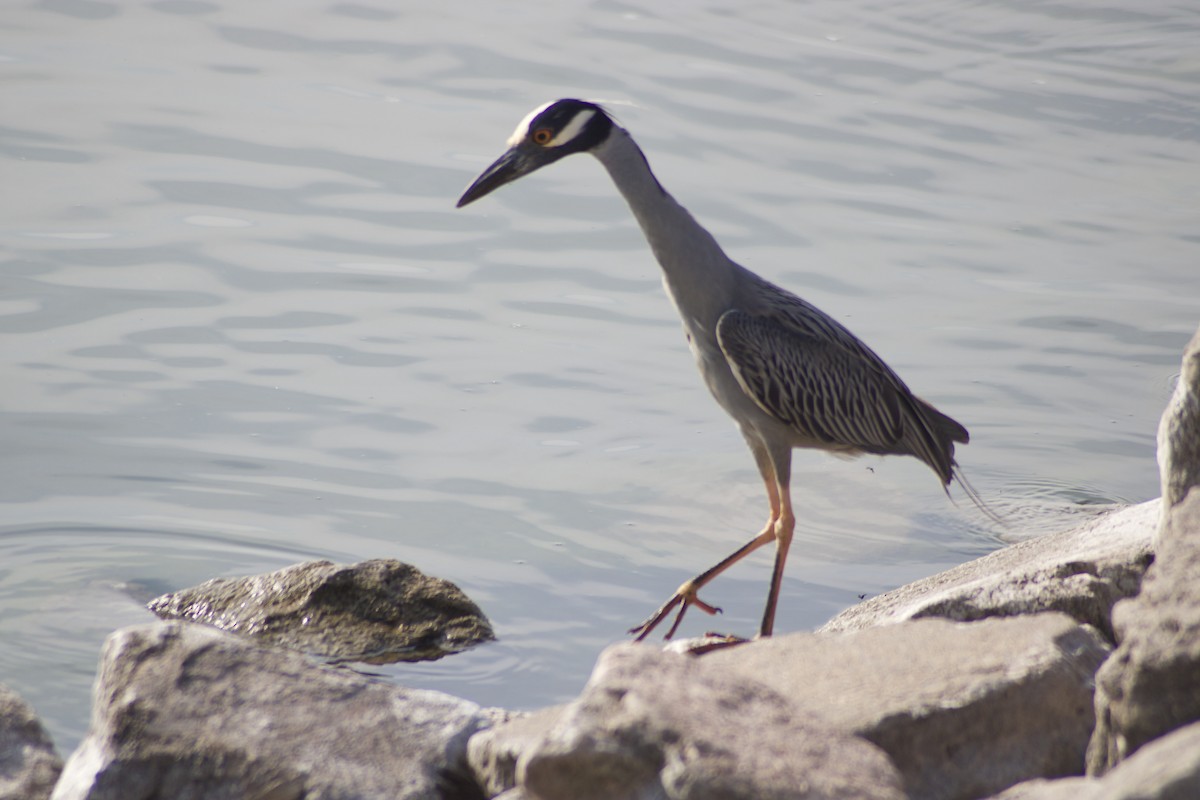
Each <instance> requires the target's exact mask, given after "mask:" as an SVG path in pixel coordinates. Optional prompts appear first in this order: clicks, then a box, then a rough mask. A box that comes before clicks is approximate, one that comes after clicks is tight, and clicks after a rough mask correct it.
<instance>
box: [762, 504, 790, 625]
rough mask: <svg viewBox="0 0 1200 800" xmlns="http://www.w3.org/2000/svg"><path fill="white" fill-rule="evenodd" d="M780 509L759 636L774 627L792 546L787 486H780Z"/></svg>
mask: <svg viewBox="0 0 1200 800" xmlns="http://www.w3.org/2000/svg"><path fill="white" fill-rule="evenodd" d="M779 493H780V511H779V517H778V519H776V520H775V569H774V571H773V572H772V573H771V588H770V590H769V591H768V592H767V607H766V609H765V610H764V611H763V620H762V627H760V628H759V629H758V635H759V636H770V635H771V632H772V631H773V630H774V629H775V606H776V605H777V604H778V603H779V588H780V586H782V585H783V568H784V565H786V564H787V555H788V548H790V547H791V546H792V534H793V533H794V532H795V530H796V515H795V514H793V513H792V493H791V491H790V490H789V489H788V487H787V486H782V487H780V490H779Z"/></svg>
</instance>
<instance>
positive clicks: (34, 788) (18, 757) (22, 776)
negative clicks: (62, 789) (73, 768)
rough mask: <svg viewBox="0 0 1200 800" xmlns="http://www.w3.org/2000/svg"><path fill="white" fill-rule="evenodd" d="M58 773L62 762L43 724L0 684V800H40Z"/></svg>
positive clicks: (27, 706) (20, 700)
mask: <svg viewBox="0 0 1200 800" xmlns="http://www.w3.org/2000/svg"><path fill="white" fill-rule="evenodd" d="M61 771H62V759H61V758H59V757H58V752H57V751H56V750H55V749H54V743H53V742H52V741H50V734H48V733H47V732H46V728H45V727H44V726H43V725H42V721H41V720H40V719H38V716H37V714H36V713H34V710H33V709H32V708H31V707H30V706H29V704H28V703H26V702H25V701H24V700H23V699H21V697H20V696H19V695H18V694H17V693H16V692H14V691H13V690H12V689H9V688H8V687H7V686H4V685H3V684H0V800H43V799H44V798H47V797H49V796H50V790H51V789H53V788H54V782H55V781H56V780H58V773H59V772H61Z"/></svg>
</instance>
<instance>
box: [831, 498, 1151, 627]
mask: <svg viewBox="0 0 1200 800" xmlns="http://www.w3.org/2000/svg"><path fill="white" fill-rule="evenodd" d="M1158 509H1159V503H1158V501H1157V500H1151V501H1149V502H1146V503H1142V504H1140V505H1136V506H1131V507H1129V508H1124V509H1121V510H1120V511H1114V512H1112V513H1110V514H1105V515H1103V516H1100V517H1097V518H1095V519H1093V520H1091V521H1089V522H1087V523H1086V524H1084V525H1082V526H1080V527H1078V528H1073V529H1071V530H1068V531H1063V532H1062V533H1056V534H1050V535H1047V536H1042V537H1039V538H1037V539H1030V540H1028V541H1024V542H1020V543H1018V544H1014V545H1011V546H1009V547H1005V548H1004V549H1002V550H997V551H996V552H994V553H990V554H988V555H986V556H984V557H983V558H978V559H975V560H974V561H969V562H967V563H966V564H962V565H960V566H957V567H955V568H953V569H950V570H947V571H945V572H941V573H938V574H937V575H933V576H931V577H929V578H924V579H922V580H919V581H916V582H914V583H910V584H908V585H906V586H901V587H900V588H898V589H893V590H892V591H890V592H885V593H884V594H881V595H879V596H877V597H873V598H871V599H870V600H867V601H866V602H863V603H859V604H858V605H855V606H851V607H850V608H848V609H846V610H845V611H843V612H842V613H840V614H838V615H837V616H835V617H834V618H833V619H831V620H830V621H829V622H827V623H825V625H824V626H822V627H821V628H820V632H822V633H830V632H834V631H851V630H861V629H863V628H868V627H872V626H875V625H885V624H889V623H894V622H900V621H903V620H909V619H920V618H923V617H942V618H945V619H952V620H960V621H970V620H977V619H984V618H986V617H1008V616H1017V615H1022V614H1035V613H1038V612H1042V611H1061V612H1063V613H1065V614H1069V615H1070V616H1072V617H1074V618H1075V619H1076V620H1077V621H1078V622H1080V623H1083V624H1086V625H1091V626H1092V627H1094V628H1096V629H1097V630H1099V631H1101V632H1102V633H1103V634H1104V635H1105V636H1106V637H1108V638H1109V641H1113V630H1112V620H1111V615H1112V607H1113V605H1114V604H1115V603H1116V602H1117V601H1118V600H1121V599H1123V598H1126V597H1132V596H1133V595H1135V594H1137V592H1138V588H1139V587H1140V586H1141V581H1142V576H1143V574H1144V573H1145V571H1146V567H1147V566H1148V565H1149V563H1150V562H1151V560H1153V556H1152V553H1151V549H1150V548H1151V541H1152V539H1153V538H1154V532H1155V529H1156V528H1157V526H1158V514H1159V511H1158Z"/></svg>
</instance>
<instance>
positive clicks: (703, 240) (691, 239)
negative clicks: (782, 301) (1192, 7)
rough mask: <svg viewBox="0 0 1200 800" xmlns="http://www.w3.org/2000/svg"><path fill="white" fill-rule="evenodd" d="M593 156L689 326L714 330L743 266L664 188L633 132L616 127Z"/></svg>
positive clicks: (728, 303)
mask: <svg viewBox="0 0 1200 800" xmlns="http://www.w3.org/2000/svg"><path fill="white" fill-rule="evenodd" d="M591 152H592V154H593V155H594V156H596V158H597V159H599V161H600V163H601V164H603V165H604V168H605V169H607V170H608V174H609V175H610V176H612V179H613V183H615V184H616V185H617V189H618V190H619V191H620V192H621V195H622V196H623V197H624V198H625V202H627V203H628V204H629V208H630V209H631V210H632V211H633V215H634V217H636V218H637V221H638V225H640V226H641V228H642V233H644V234H645V236H646V241H647V242H649V243H650V249H651V250H652V251H653V252H654V257H655V258H657V259H658V263H659V265H660V266H661V267H662V270H663V282H664V284H665V285H666V287H667V291H668V293H670V295H671V299H672V300H673V301H674V302H675V306H676V308H678V309H679V313H680V315H681V316H682V317H683V318H684V322H685V324H688V323H691V324H699V325H700V326H702V327H704V328H707V329H709V330H711V329H712V328H713V326H715V325H716V321H717V317H719V316H720V315H721V314H722V313H723V312H724V311H726V310H727V309H728V308H729V307H730V306H731V304H732V290H733V284H734V277H735V275H734V273H735V272H736V271H737V269H738V267H737V266H736V265H735V264H734V263H733V262H732V261H730V260H729V258H728V257H727V256H726V255H725V253H724V251H722V250H721V246H720V245H718V244H717V241H716V239H714V238H713V237H712V234H710V233H709V232H708V231H706V230H705V229H704V228H702V227H701V226H700V223H698V222H696V220H695V219H694V218H693V217H692V215H691V214H689V213H688V211H687V209H686V208H684V207H683V206H681V205H679V203H677V202H676V201H675V198H673V197H671V195H670V194H668V193H667V190H666V189H664V188H663V187H662V185H661V184H659V182H658V180H657V179H656V178H655V177H654V173H653V172H651V171H650V165H649V164H648V163H647V162H646V157H645V156H644V155H643V154H642V151H641V149H640V148H639V147H638V146H637V144H636V143H635V142H634V141H633V138H632V137H630V135H629V133H628V132H627V131H625V130H624V129H623V128H619V127H617V126H613V130H612V133H610V134H609V137H608V139H606V140H605V141H604V143H603V144H601V145H600V146H599V147H597V148H595V149H594V150H592V151H591Z"/></svg>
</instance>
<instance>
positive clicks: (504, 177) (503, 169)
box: [455, 144, 556, 208]
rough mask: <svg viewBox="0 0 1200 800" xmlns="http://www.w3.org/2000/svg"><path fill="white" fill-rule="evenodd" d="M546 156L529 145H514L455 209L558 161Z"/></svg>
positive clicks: (459, 199) (482, 176) (488, 169)
mask: <svg viewBox="0 0 1200 800" xmlns="http://www.w3.org/2000/svg"><path fill="white" fill-rule="evenodd" d="M546 155H547V151H545V150H542V149H540V148H538V149H531V148H530V147H529V146H528V145H520V144H518V145H514V146H513V147H511V148H509V150H508V152H507V153H505V154H504V155H502V156H500V157H499V158H498V159H496V163H494V164H492V165H491V166H490V167H488V168H487V169H485V170H484V171H483V173H482V174H481V175H480V176H479V177H478V178H476V179H475V182H474V183H472V184H471V185H470V186H468V187H467V190H466V191H465V192H463V196H462V197H460V198H458V203H457V205H456V206H455V208H462V207H463V206H465V205H466V204H467V203H474V202H475V201H476V200H478V199H479V198H481V197H483V196H484V195H485V194H490V193H491V192H494V191H495V190H496V189H499V188H500V187H501V186H503V185H504V184H506V183H512V182H513V181H515V180H516V179H517V178H520V177H521V176H522V175H528V174H529V173H531V172H533V171H534V170H536V169H539V168H541V167H544V166H546V165H547V164H549V163H551V162H553V161H555V160H556V159H553V158H547V157H546Z"/></svg>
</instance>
